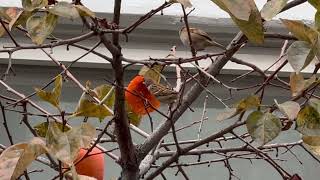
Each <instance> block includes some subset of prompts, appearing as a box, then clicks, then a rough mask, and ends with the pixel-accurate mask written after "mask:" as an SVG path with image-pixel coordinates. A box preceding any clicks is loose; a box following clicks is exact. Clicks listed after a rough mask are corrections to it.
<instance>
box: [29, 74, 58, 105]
mask: <svg viewBox="0 0 320 180" xmlns="http://www.w3.org/2000/svg"><path fill="white" fill-rule="evenodd" d="M61 88H62V76H61V75H60V74H59V75H58V76H57V77H56V78H55V81H54V88H53V89H52V91H51V92H47V91H44V90H42V89H39V88H35V90H36V92H37V95H38V96H39V97H40V98H41V99H42V100H44V101H47V102H48V103H50V104H52V105H53V106H55V107H57V108H58V109H59V104H60V95H61Z"/></svg>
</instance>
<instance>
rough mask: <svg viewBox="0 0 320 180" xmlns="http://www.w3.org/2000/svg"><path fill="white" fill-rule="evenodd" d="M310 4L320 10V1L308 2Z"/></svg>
mask: <svg viewBox="0 0 320 180" xmlns="http://www.w3.org/2000/svg"><path fill="white" fill-rule="evenodd" d="M308 2H309V3H310V4H311V5H312V6H313V7H314V8H316V9H317V10H320V1H319V0H308Z"/></svg>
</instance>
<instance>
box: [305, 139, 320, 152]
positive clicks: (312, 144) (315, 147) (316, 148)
mask: <svg viewBox="0 0 320 180" xmlns="http://www.w3.org/2000/svg"><path fill="white" fill-rule="evenodd" d="M302 141H303V145H304V146H305V147H306V148H307V149H308V150H309V151H311V152H312V153H313V154H315V155H316V156H320V136H305V135H304V136H302Z"/></svg>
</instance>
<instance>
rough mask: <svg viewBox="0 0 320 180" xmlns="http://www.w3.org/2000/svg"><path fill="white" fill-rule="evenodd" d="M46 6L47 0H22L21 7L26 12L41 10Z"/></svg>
mask: <svg viewBox="0 0 320 180" xmlns="http://www.w3.org/2000/svg"><path fill="white" fill-rule="evenodd" d="M47 5H48V0H22V7H23V8H24V9H25V10H26V11H33V10H35V9H41V8H43V7H45V6H47Z"/></svg>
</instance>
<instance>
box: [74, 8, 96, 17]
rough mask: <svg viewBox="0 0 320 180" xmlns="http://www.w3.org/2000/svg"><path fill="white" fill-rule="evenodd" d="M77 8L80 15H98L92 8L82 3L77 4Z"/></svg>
mask: <svg viewBox="0 0 320 180" xmlns="http://www.w3.org/2000/svg"><path fill="white" fill-rule="evenodd" d="M75 7H76V9H77V10H78V13H79V15H80V16H83V17H85V16H89V17H92V18H94V17H96V15H95V14H94V12H92V11H91V10H90V9H88V8H87V7H85V6H82V5H75Z"/></svg>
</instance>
